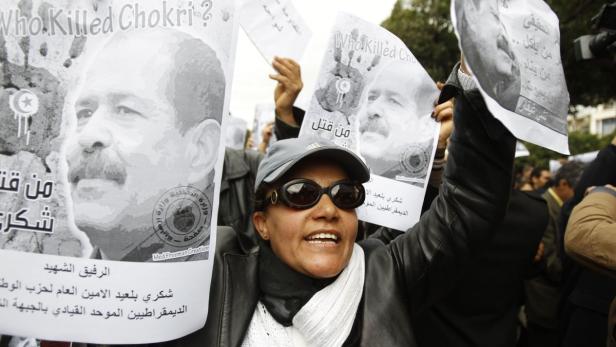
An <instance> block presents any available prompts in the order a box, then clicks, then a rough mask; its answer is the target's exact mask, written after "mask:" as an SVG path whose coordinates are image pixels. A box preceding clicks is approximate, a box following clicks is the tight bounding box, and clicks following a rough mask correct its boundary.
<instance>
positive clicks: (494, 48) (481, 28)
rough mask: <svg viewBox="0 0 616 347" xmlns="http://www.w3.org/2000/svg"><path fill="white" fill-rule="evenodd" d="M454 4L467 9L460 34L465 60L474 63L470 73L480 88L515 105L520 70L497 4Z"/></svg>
mask: <svg viewBox="0 0 616 347" xmlns="http://www.w3.org/2000/svg"><path fill="white" fill-rule="evenodd" d="M456 4H457V6H458V7H460V6H464V7H466V8H467V9H466V11H465V16H463V17H462V23H461V24H462V28H463V29H462V33H461V35H463V40H462V42H463V48H464V53H465V55H466V56H467V60H469V61H470V62H471V65H473V63H474V65H475V66H474V70H473V73H475V74H476V75H477V76H478V77H479V79H480V80H481V81H482V83H484V84H485V85H484V87H485V88H484V89H486V92H488V94H490V96H492V97H493V98H495V99H497V100H498V101H504V103H505V105H504V106H506V107H507V106H508V107H507V108H515V105H514V104H515V101H514V100H517V95H513V94H517V93H519V80H520V76H519V75H520V71H519V66H518V63H517V61H516V57H515V54H514V52H513V49H512V47H511V45H510V43H509V37H508V35H507V31H506V29H505V27H504V25H503V23H502V21H501V18H500V14H499V10H498V8H497V6H498V4H497V3H495V2H494V1H481V0H470V1H457V2H456ZM471 42H474V43H475V44H471ZM508 94H511V95H508ZM502 98H505V100H501V99H502ZM507 99H510V100H507Z"/></svg>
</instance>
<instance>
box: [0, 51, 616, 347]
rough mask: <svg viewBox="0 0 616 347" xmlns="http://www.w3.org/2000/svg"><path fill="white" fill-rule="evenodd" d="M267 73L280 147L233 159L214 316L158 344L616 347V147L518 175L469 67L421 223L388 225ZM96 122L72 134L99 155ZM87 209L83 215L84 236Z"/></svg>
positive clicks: (290, 84)
mask: <svg viewBox="0 0 616 347" xmlns="http://www.w3.org/2000/svg"><path fill="white" fill-rule="evenodd" d="M122 44H123V42H122V41H118V42H112V45H116V46H117V47H116V46H113V47H115V48H116V49H121V48H125V47H122ZM142 53H143V52H142ZM179 53H181V52H179ZM206 53H207V52H206ZM101 66H104V64H102V63H101V64H98V65H96V67H97V68H100V67H101ZM273 68H274V69H275V70H276V71H277V73H276V74H274V75H272V76H270V77H271V78H272V79H273V80H276V81H277V82H278V83H277V86H276V89H275V92H274V100H275V107H276V108H275V111H276V118H275V123H274V124H272V126H271V128H269V130H266V132H267V134H264V135H267V136H264V138H265V139H266V140H269V139H270V138H271V135H272V134H275V137H276V139H277V141H276V142H274V143H271V144H270V143H268V142H267V141H266V142H264V143H261V145H259V149H260V151H254V150H251V149H227V150H226V151H225V160H224V172H223V175H222V177H223V178H222V180H223V183H222V184H221V187H222V188H221V191H220V200H219V201H220V203H219V206H220V207H219V211H218V214H219V215H218V221H219V223H218V224H219V227H218V230H217V242H216V252H215V260H214V271H213V277H212V287H211V292H210V300H209V313H208V318H207V322H206V323H205V326H204V327H203V328H202V329H200V330H198V331H196V332H194V333H192V334H190V335H188V336H185V337H183V338H180V339H178V340H174V341H169V342H164V343H159V344H156V346H165V347H167V346H169V347H173V346H178V347H179V346H425V347H432V346H434V347H440V346H485V347H495V346H503V347H505V346H512V347H513V346H520V347H523V346H532V347H534V346H542V347H551V346H554V347H556V346H567V347H569V346H585V347H593V346H605V345H606V343H611V344H612V345H611V346H614V344H615V343H616V341H615V340H616V330H615V327H614V319H615V312H614V311H615V310H616V301H614V297H615V294H616V256H615V254H616V235H615V232H616V230H615V228H614V225H616V224H615V217H616V188H614V185H616V138H615V139H614V141H612V143H611V144H610V145H609V146H607V147H606V148H604V149H603V150H601V151H600V153H599V154H598V156H597V158H596V159H595V160H594V161H593V162H592V163H590V164H589V165H586V166H585V165H582V164H581V163H578V162H568V163H565V164H564V165H563V166H562V167H561V168H560V169H559V170H558V171H557V172H555V173H554V174H553V175H552V174H551V173H550V171H549V170H547V169H545V168H541V167H537V168H530V167H525V168H524V169H523V170H520V174H519V176H518V177H514V171H515V170H514V152H515V144H516V139H515V138H514V136H513V135H512V134H511V133H510V132H509V131H508V130H507V129H506V128H505V127H504V126H503V125H502V124H501V123H500V122H498V121H497V120H496V119H495V118H494V117H493V116H492V115H491V113H490V112H489V111H488V109H487V107H486V105H485V103H484V101H483V98H482V96H481V94H480V93H479V91H478V89H477V86H476V85H475V82H474V80H473V78H472V76H471V73H470V71H469V70H468V69H467V68H466V66H465V65H464V61H463V60H462V61H461V63H460V64H457V65H456V66H454V67H453V71H452V74H451V75H450V77H449V79H448V80H447V82H446V83H444V84H439V85H438V86H439V89H440V90H441V94H440V97H439V99H438V100H435V108H434V112H433V114H432V118H433V119H434V120H435V121H437V122H441V123H442V127H441V133H440V136H439V141H438V145H437V149H436V156H435V165H434V166H433V168H432V172H431V174H430V179H429V188H428V190H427V194H426V197H425V201H424V203H423V206H424V209H423V213H422V217H421V219H420V221H419V222H418V223H417V224H416V225H415V226H414V227H412V228H410V229H409V230H407V231H405V232H400V231H396V230H390V229H386V228H383V227H378V226H374V225H368V224H367V223H364V222H361V221H359V220H358V217H357V213H356V210H355V209H356V208H357V207H359V206H361V205H362V203H363V202H364V199H365V194H366V193H365V191H364V188H363V185H362V184H363V183H365V182H367V181H368V180H369V178H370V170H369V168H368V166H366V163H365V162H364V161H363V160H362V159H361V158H360V157H359V156H358V155H357V154H355V153H353V152H351V151H350V150H347V149H344V148H342V147H339V146H336V145H334V144H333V143H331V142H329V141H327V140H324V139H320V138H315V137H302V138H298V137H297V136H298V133H299V129H300V126H301V123H302V120H303V116H304V114H303V111H302V110H301V109H299V108H296V107H295V106H294V103H295V100H296V98H297V96H298V94H299V92H300V91H301V89H302V87H303V84H302V81H301V69H300V66H299V64H297V63H296V62H294V61H292V60H290V59H286V58H276V59H275V60H274V62H273ZM126 73H128V72H126ZM92 76H98V75H97V74H94V73H93V74H92ZM108 80H109V78H107V79H106V81H108ZM93 86H95V83H94V82H92V83H90V84H88V85H87V87H93ZM87 92H88V89H84V91H83V97H84V98H87V101H84V102H83V103H81V104H83V105H89V104H92V103H93V102H92V100H91V99H92V97H91V96H88V93H87ZM161 98H162V97H161ZM105 100H107V99H105ZM96 104H97V105H98V104H101V102H96ZM96 116H97V113H96V110H90V111H88V112H85V113H83V119H86V120H87V119H90V118H91V119H92V120H96V119H97V118H94V117H96ZM366 117H368V116H366ZM378 117H387V113H385V112H382V113H380V114H379V115H378ZM86 120H83V122H86ZM380 121H382V122H389V121H390V120H388V119H385V118H384V119H382V120H380ZM101 122H102V120H101ZM87 124H90V123H84V127H83V128H79V132H80V133H79V134H78V135H79V136H82V137H84V136H85V135H83V134H84V133H86V132H88V131H90V132H88V134H89V137H87V138H88V139H90V140H91V142H93V143H94V142H95V143H96V144H98V145H97V146H98V147H102V146H106V142H104V141H103V140H101V139H98V138H97V137H96V136H100V135H101V134H100V133H97V132H96V131H94V130H95V129H94V130H93V129H90V128H88V126H87ZM91 124H94V123H91ZM208 124H209V123H207V124H205V125H202V123H201V124H197V125H195V127H196V128H198V130H194V131H205V132H206V133H207V129H208V127H207V126H208ZM199 129H200V130H199ZM191 131H193V130H192V128H191V127H190V126H188V127H187V130H186V132H188V133H191ZM180 133H181V132H179V133H178V138H181V139H183V138H184V137H182V136H183V135H180ZM182 134H183V133H182ZM187 139H190V137H187ZM187 141H188V140H187ZM84 144H85V142H84V141H83V140H82V141H76V142H75V143H74V146H75V147H77V146H79V145H81V146H84ZM197 145H198V144H197ZM76 153H77V154H79V153H82V152H80V151H78V150H77V151H76ZM88 153H89V152H88ZM199 153H201V152H199ZM77 154H76V155H77ZM77 159H78V158H76V159H75V160H77ZM194 160H195V161H197V162H198V161H199V157H196V158H195V159H194ZM195 161H192V162H193V163H194V162H195ZM84 170H86V171H87V172H89V171H88V170H87V168H86V169H84ZM91 170H93V169H91ZM204 170H205V169H204ZM210 170H211V168H208V169H207V172H206V171H203V172H201V175H206V174H208V173H209V171H210ZM186 172H187V175H188V173H190V172H189V171H188V169H187V170H186ZM129 174H130V173H129ZM79 177H80V178H83V177H82V176H79ZM78 193H79V192H77V193H75V194H78ZM88 216H89V215H88V214H86V213H84V214H83V218H77V222H78V223H82V224H83V225H80V227H83V228H84V229H85V230H86V231H88V228H87V226H88V219H87V218H86V217H88ZM77 217H81V215H79V214H78V215H77ZM91 232H92V235H93V236H92V238H93V239H96V233H95V232H96V230H92V231H91ZM139 241H141V240H139ZM102 244H104V242H103V243H102ZM101 248H102V251H103V253H104V254H106V255H107V256H111V257H112V258H117V259H123V258H125V257H126V255H125V254H119V253H118V254H116V253H114V250H113V249H105V248H104V247H101ZM138 255H139V254H138V253H135V254H134V255H133V256H135V257H137V256H138ZM610 307H611V311H610ZM610 312H611V313H610ZM608 321H610V322H608ZM12 340H13V339H11V338H10V337H8V336H5V337H3V338H2V340H1V342H0V346H14V345H11V344H10V343H13V342H10V341H12ZM40 345H41V346H43V347H45V346H54V345H66V343H56V342H50V341H42V342H41V343H40ZM72 345H73V346H79V345H80V344H77V343H74V344H72Z"/></svg>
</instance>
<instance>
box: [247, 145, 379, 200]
mask: <svg viewBox="0 0 616 347" xmlns="http://www.w3.org/2000/svg"><path fill="white" fill-rule="evenodd" d="M306 158H323V159H330V160H332V161H334V162H335V163H339V164H340V166H341V167H342V168H343V169H344V170H345V171H346V172H347V174H348V175H349V177H350V178H351V179H353V180H356V181H358V182H361V183H364V182H368V180H369V179H370V169H368V167H367V166H366V164H365V163H364V161H363V160H361V158H359V157H358V156H357V155H356V154H355V153H353V152H351V151H350V150H348V149H346V148H344V147H342V146H338V145H336V144H335V143H333V142H331V141H329V140H326V139H323V138H320V137H312V136H310V137H302V138H293V139H287V140H280V141H277V142H275V143H274V144H273V145H272V146H271V147H270V148H269V150H268V152H267V154H266V155H265V157H264V158H263V160H261V163H260V164H259V169H258V171H257V179H256V182H255V190H256V189H258V188H259V186H260V185H261V184H262V183H263V182H265V183H272V182H275V181H276V180H278V179H279V178H280V177H282V176H283V175H284V174H285V173H287V172H289V170H291V169H292V168H293V167H294V166H295V165H296V164H297V163H299V162H301V161H302V160H304V159H306Z"/></svg>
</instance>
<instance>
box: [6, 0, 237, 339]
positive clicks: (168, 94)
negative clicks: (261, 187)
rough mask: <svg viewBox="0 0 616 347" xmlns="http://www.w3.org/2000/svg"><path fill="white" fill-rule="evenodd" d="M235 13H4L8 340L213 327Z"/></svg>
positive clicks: (138, 335) (184, 1)
mask: <svg viewBox="0 0 616 347" xmlns="http://www.w3.org/2000/svg"><path fill="white" fill-rule="evenodd" d="M235 13H236V4H235V1H229V0H206V1H189V0H94V1H93V0H57V1H51V2H50V1H43V0H5V1H4V2H3V4H2V8H1V9H0V64H1V77H2V86H1V87H0V109H1V113H0V123H1V124H2V126H1V127H0V139H1V140H0V322H2V323H0V334H5V335H13V336H31V337H36V338H41V339H46V340H60V341H76V342H95V343H105V344H116V343H146V342H156V341H163V340H169V339H173V338H177V337H180V336H183V335H186V334H188V333H190V332H192V331H194V330H196V329H198V328H200V327H201V326H203V324H204V322H205V319H206V315H207V306H208V298H209V288H210V279H211V271H212V264H213V253H214V247H215V237H216V232H215V231H216V228H215V226H216V216H217V213H216V211H217V208H218V198H217V197H218V192H219V182H220V178H221V175H222V161H223V158H224V138H225V136H224V132H223V131H222V119H223V115H225V114H227V113H228V101H229V93H230V82H231V80H232V76H231V73H232V70H233V63H234V50H235V42H236V32H237V25H236V24H237V21H236V18H235V17H236V16H235ZM110 331H113V333H109V332H110Z"/></svg>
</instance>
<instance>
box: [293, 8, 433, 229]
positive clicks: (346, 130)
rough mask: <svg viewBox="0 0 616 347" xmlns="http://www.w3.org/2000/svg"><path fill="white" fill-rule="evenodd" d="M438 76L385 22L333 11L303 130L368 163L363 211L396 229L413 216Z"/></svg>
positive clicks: (428, 152) (429, 156) (429, 147)
mask: <svg viewBox="0 0 616 347" xmlns="http://www.w3.org/2000/svg"><path fill="white" fill-rule="evenodd" d="M437 96H438V89H437V88H436V84H435V83H434V81H432V79H431V78H430V77H429V76H428V74H427V72H426V71H425V70H424V69H423V67H422V66H421V64H420V63H419V62H418V61H417V60H416V59H415V57H414V56H413V54H412V53H411V52H410V51H409V50H408V48H407V47H406V46H405V45H404V43H403V42H402V41H401V40H400V39H398V38H397V37H396V36H394V35H393V34H392V33H390V32H388V31H387V30H385V29H383V28H382V27H380V26H378V25H375V24H372V23H368V22H366V21H364V20H362V19H360V18H357V17H355V16H352V15H350V14H345V13H341V14H339V15H338V17H337V20H336V23H335V26H334V28H333V30H332V35H331V37H330V40H329V45H328V48H327V50H326V52H325V57H324V59H323V62H322V64H321V69H320V73H319V77H318V79H317V86H316V90H315V92H314V94H313V96H312V99H311V101H310V105H309V107H308V110H307V112H306V115H305V117H304V121H303V123H302V128H301V130H300V137H302V136H313V135H317V136H320V137H324V138H327V139H329V140H332V141H333V142H334V143H336V144H337V145H340V146H343V147H346V148H349V149H351V150H352V151H354V152H356V153H358V154H359V155H360V156H361V157H362V158H363V159H364V160H365V161H366V163H367V165H368V167H370V171H371V174H372V178H371V180H370V182H368V183H367V184H366V185H365V187H366V191H367V196H366V203H365V204H364V205H363V206H362V207H360V208H359V209H358V216H359V218H360V219H362V220H364V221H367V222H370V223H374V224H379V225H383V226H387V227H390V228H394V229H398V230H406V229H408V228H410V227H411V226H413V225H414V224H415V223H416V222H417V221H418V220H419V215H420V212H421V206H422V202H423V198H424V195H425V189H426V184H427V176H428V174H429V172H430V167H431V166H432V161H433V159H434V153H435V150H436V142H437V140H438V133H439V125H438V123H436V122H435V121H434V120H432V119H431V117H430V114H431V113H432V111H433V107H434V104H433V103H434V101H435V100H436V98H437Z"/></svg>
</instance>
